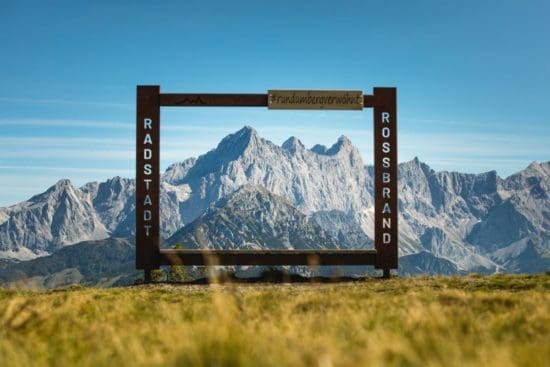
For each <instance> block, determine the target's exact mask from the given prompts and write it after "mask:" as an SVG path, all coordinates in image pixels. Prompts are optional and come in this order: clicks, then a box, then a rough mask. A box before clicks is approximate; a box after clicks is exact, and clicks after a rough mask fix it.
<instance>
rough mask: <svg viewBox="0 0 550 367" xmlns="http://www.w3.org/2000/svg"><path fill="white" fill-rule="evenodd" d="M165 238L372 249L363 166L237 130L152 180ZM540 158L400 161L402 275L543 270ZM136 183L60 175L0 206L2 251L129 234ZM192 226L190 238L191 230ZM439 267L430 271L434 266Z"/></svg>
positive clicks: (349, 150)
mask: <svg viewBox="0 0 550 367" xmlns="http://www.w3.org/2000/svg"><path fill="white" fill-rule="evenodd" d="M161 181H162V182H161V208H162V210H161V223H162V235H163V237H164V238H165V243H166V245H173V244H174V243H175V242H185V245H186V246H188V247H198V246H200V247H202V246H204V245H207V246H213V247H216V246H218V247H224V248H257V247H262V246H264V247H275V248H309V247H316V246H318V247H328V248H330V247H342V248H343V247H345V248H348V247H349V248H363V247H372V238H373V203H374V200H373V181H374V180H373V168H372V167H371V166H366V165H364V163H363V161H362V159H361V156H360V154H359V151H358V149H357V148H356V147H354V146H353V145H352V143H351V142H350V141H349V139H347V138H346V137H344V136H342V137H340V138H339V139H338V141H337V142H336V143H335V144H334V145H333V146H331V147H328V148H327V147H324V146H321V145H316V146H314V147H313V148H311V149H307V148H306V147H305V146H304V145H303V144H302V143H301V142H300V141H299V140H298V139H297V138H295V137H291V138H289V139H288V140H287V141H286V142H284V143H283V144H282V145H281V146H278V145H276V144H273V143H272V142H270V141H268V140H265V139H263V138H261V137H260V136H259V135H258V133H257V132H256V131H255V130H254V129H252V128H250V127H248V126H247V127H244V128H243V129H241V130H239V131H237V132H236V133H234V134H231V135H228V136H227V137H226V138H224V139H223V140H222V141H221V142H220V143H219V144H218V146H217V147H216V148H215V149H213V150H211V151H210V152H208V153H206V154H204V155H202V156H200V157H198V158H196V159H195V158H190V159H187V160H185V161H183V162H180V163H174V164H173V165H171V166H170V167H168V169H167V170H166V171H165V172H164V173H163V175H162V180H161ZM549 188H550V162H542V163H536V162H534V163H532V164H531V165H529V166H528V167H527V168H526V169H524V170H522V171H521V172H518V173H517V174H515V175H512V176H510V177H508V178H500V177H498V175H497V174H496V172H494V171H492V172H487V173H482V174H464V173H457V172H435V171H433V170H432V169H430V167H428V166H427V165H426V164H424V163H422V162H421V161H420V160H419V159H417V158H415V159H413V160H412V161H409V162H405V163H401V164H400V165H399V195H400V202H399V209H400V213H399V215H400V248H399V250H400V256H402V260H403V263H404V264H410V266H409V265H408V266H409V268H408V269H409V270H407V272H408V273H410V274H414V273H418V272H422V271H425V272H426V271H427V272H430V271H434V272H444V273H461V272H472V271H478V272H487V273H492V272H495V271H505V272H538V271H544V270H548V269H549V268H550V235H549V234H550V202H549V198H548V193H549ZM134 189H135V185H134V180H133V179H126V178H120V177H115V178H113V179H110V180H108V181H106V182H101V183H98V182H93V183H88V184H86V185H84V186H82V187H80V188H76V187H74V186H73V185H72V184H71V183H70V181H68V180H60V181H59V182H57V183H56V184H55V185H54V186H52V187H51V188H50V189H48V190H47V191H45V192H44V193H41V194H38V195H36V196H34V197H32V198H30V199H29V200H27V201H25V202H22V203H18V204H16V205H13V206H10V207H6V208H0V258H4V259H8V258H11V259H18V260H30V259H33V258H36V257H40V256H45V255H49V254H55V253H56V252H58V251H60V250H61V249H64V248H66V247H67V246H69V245H73V244H76V243H78V242H81V241H95V240H102V239H106V238H108V237H126V238H131V237H132V235H133V230H134ZM198 233H200V236H198V235H197V234H198ZM436 270H437V271H436Z"/></svg>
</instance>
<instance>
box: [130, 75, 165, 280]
mask: <svg viewBox="0 0 550 367" xmlns="http://www.w3.org/2000/svg"><path fill="white" fill-rule="evenodd" d="M136 112H137V113H136V268H137V269H144V270H146V271H147V270H151V269H158V268H159V266H160V255H159V250H160V249H159V244H160V241H159V239H160V226H159V225H160V222H159V189H160V187H159V185H160V182H159V181H160V177H159V174H160V87H159V86H138V87H137V111H136Z"/></svg>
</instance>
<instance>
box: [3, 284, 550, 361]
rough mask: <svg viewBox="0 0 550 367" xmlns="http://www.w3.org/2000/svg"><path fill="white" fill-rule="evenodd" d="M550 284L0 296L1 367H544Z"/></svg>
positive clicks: (148, 289)
mask: <svg viewBox="0 0 550 367" xmlns="http://www.w3.org/2000/svg"><path fill="white" fill-rule="evenodd" d="M549 290H550V276H548V275H537V276H492V277H482V276H477V277H476V276H470V277H451V278H447V277H421V278H413V279H392V280H389V281H380V280H374V279H373V280H366V281H364V282H358V283H347V284H322V285H321V284H312V285H223V286H210V287H208V286H164V285H157V286H140V287H132V288H118V289H87V288H72V289H68V290H58V291H49V292H29V291H20V290H12V289H5V288H4V289H3V288H0V366H34V365H38V366H40V365H51V366H125V365H128V366H142V365H147V366H171V365H173V366H498V367H506V366H529V367H532V366H548V361H550V348H549V346H550V293H549Z"/></svg>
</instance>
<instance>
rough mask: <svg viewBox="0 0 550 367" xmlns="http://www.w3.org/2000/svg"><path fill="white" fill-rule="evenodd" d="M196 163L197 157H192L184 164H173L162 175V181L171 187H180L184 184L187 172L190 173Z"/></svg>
mask: <svg viewBox="0 0 550 367" xmlns="http://www.w3.org/2000/svg"><path fill="white" fill-rule="evenodd" d="M196 162H197V159H196V158H195V157H191V158H187V159H186V160H184V161H183V162H176V163H172V164H171V165H169V166H168V168H166V171H164V173H163V174H162V177H161V180H162V181H165V182H168V183H169V184H171V185H180V184H181V183H183V181H184V178H185V176H186V175H187V172H189V170H190V169H191V168H192V167H193V166H194V165H195V163H196Z"/></svg>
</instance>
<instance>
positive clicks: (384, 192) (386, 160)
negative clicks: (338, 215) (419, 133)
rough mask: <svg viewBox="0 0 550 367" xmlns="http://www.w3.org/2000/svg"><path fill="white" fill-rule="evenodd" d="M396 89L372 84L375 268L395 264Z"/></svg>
mask: <svg viewBox="0 0 550 367" xmlns="http://www.w3.org/2000/svg"><path fill="white" fill-rule="evenodd" d="M397 175H398V172H397V91H396V89H395V88H374V243H375V248H376V264H375V267H376V268H377V269H383V271H384V278H389V276H390V269H396V268H397V256H398V241H399V238H398V233H399V232H398V215H397V214H398V202H399V200H398V196H397V180H398V177H397Z"/></svg>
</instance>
